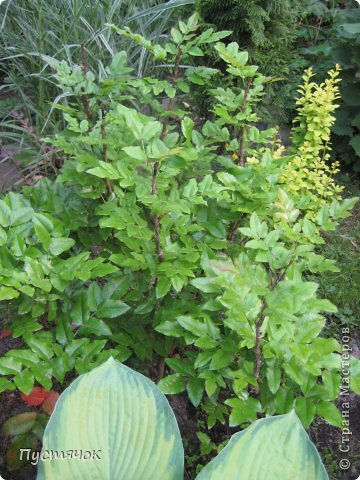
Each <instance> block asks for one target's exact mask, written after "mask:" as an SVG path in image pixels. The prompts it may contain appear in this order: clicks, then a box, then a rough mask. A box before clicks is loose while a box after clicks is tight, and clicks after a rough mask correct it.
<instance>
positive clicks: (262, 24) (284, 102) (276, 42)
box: [197, 0, 303, 121]
mask: <svg viewBox="0 0 360 480" xmlns="http://www.w3.org/2000/svg"><path fill="white" fill-rule="evenodd" d="M302 3H303V2H300V1H299V0H286V1H281V2H278V1H274V0H256V1H249V0H240V1H239V0H198V2H197V7H198V10H199V12H200V14H201V16H202V18H203V20H204V21H205V22H206V23H207V24H210V25H213V26H215V28H217V29H221V30H230V31H231V32H232V33H231V39H232V40H233V41H236V42H237V43H238V44H239V46H240V48H241V49H242V50H246V51H248V52H249V56H250V61H251V62H252V63H254V64H256V65H260V66H261V71H262V73H263V74H264V75H268V76H270V77H272V82H271V83H269V84H268V85H267V88H266V92H267V94H268V97H269V98H267V101H266V104H264V105H262V106H261V107H262V115H263V117H265V119H266V120H268V119H269V118H270V119H272V121H274V120H273V119H274V118H275V119H277V121H284V120H285V119H286V117H287V115H288V112H289V107H291V103H289V98H291V94H292V92H291V84H290V83H289V81H288V78H289V75H290V73H291V65H292V64H293V63H294V61H295V59H297V53H296V43H295V42H296V40H297V26H298V23H299V21H300V18H301V12H302V10H303V8H302Z"/></svg>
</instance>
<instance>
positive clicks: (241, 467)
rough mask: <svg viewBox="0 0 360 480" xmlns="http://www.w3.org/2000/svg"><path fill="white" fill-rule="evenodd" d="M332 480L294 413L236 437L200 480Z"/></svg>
mask: <svg viewBox="0 0 360 480" xmlns="http://www.w3.org/2000/svg"><path fill="white" fill-rule="evenodd" d="M280 478H284V479H285V478H286V479H287V478H289V479H291V480H304V479H306V480H328V475H327V473H326V470H325V468H324V466H323V464H322V463H321V459H320V456H319V454H318V452H317V451H316V448H315V447H314V445H313V444H312V443H311V441H310V439H309V437H308V435H307V433H306V431H305V430H304V428H303V426H302V425H301V422H300V420H299V419H298V417H297V416H296V414H295V412H294V411H292V412H290V413H288V414H286V415H279V416H277V417H268V418H264V419H261V420H257V421H256V422H255V423H253V424H252V425H251V426H250V427H249V428H247V429H246V430H243V431H242V432H238V433H236V434H235V435H233V436H232V438H231V440H230V442H229V444H228V445H227V446H226V447H225V448H224V449H223V450H222V451H221V452H220V454H219V455H218V456H217V457H216V458H215V459H214V460H212V461H211V462H210V463H209V464H208V465H207V466H206V467H205V468H204V469H203V470H202V471H201V472H200V474H199V475H198V476H197V480H223V479H226V480H238V479H241V480H279V479H280Z"/></svg>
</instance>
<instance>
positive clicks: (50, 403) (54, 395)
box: [41, 390, 60, 415]
mask: <svg viewBox="0 0 360 480" xmlns="http://www.w3.org/2000/svg"><path fill="white" fill-rule="evenodd" d="M59 397H60V395H59V394H58V392H55V390H50V392H49V393H48V396H47V397H46V399H45V400H44V403H43V404H42V405H41V408H42V409H43V410H44V412H45V413H48V414H49V415H51V414H52V412H53V411H54V408H55V404H56V402H57V400H58V398H59Z"/></svg>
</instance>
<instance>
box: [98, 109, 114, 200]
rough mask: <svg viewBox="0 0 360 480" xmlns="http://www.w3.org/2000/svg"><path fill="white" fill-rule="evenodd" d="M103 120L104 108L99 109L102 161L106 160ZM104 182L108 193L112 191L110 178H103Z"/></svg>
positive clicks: (104, 117)
mask: <svg viewBox="0 0 360 480" xmlns="http://www.w3.org/2000/svg"><path fill="white" fill-rule="evenodd" d="M105 120H106V110H105V109H104V108H102V109H101V126H100V131H101V138H102V141H103V146H102V157H103V161H104V162H107V158H108V156H107V145H106V125H105ZM105 184H106V188H107V190H108V192H109V193H113V189H112V186H111V183H110V180H109V179H108V178H106V179H105Z"/></svg>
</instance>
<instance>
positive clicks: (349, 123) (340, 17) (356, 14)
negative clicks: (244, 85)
mask: <svg viewBox="0 0 360 480" xmlns="http://www.w3.org/2000/svg"><path fill="white" fill-rule="evenodd" d="M305 13H306V15H305V18H304V20H303V25H302V28H301V29H300V30H299V32H298V34H299V39H298V44H299V47H301V50H300V53H301V58H302V61H301V66H302V67H305V66H314V68H315V69H316V71H317V73H318V74H319V75H321V76H323V77H324V75H325V73H326V71H327V70H328V68H329V67H331V66H332V65H333V64H334V63H339V64H340V65H341V67H342V73H341V78H342V83H341V94H342V105H341V108H340V109H339V110H338V112H337V114H336V123H335V125H334V127H333V132H334V133H335V134H336V136H335V147H336V148H335V152H336V153H337V154H338V155H339V156H340V155H341V159H342V162H344V163H345V164H348V165H351V166H352V167H353V168H354V170H355V171H359V168H360V167H359V165H360V162H359V157H360V136H359V118H360V117H359V115H360V111H359V105H360V103H359V89H360V86H359V78H358V74H357V72H358V69H359V58H360V57H359V53H360V43H359V42H360V23H359V21H360V9H359V5H358V2H356V1H355V0H353V1H351V2H342V1H337V2H333V4H332V5H328V3H327V2H323V1H321V0H316V1H311V2H308V4H307V5H306V9H305Z"/></svg>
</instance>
